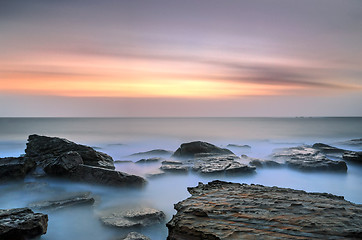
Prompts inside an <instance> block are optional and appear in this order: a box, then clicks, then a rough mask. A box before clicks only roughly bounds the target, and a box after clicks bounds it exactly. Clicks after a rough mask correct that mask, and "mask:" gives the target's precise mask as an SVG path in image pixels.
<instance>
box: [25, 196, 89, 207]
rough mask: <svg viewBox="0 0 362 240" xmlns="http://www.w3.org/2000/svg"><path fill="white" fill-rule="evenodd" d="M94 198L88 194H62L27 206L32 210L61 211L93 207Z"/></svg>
mask: <svg viewBox="0 0 362 240" xmlns="http://www.w3.org/2000/svg"><path fill="white" fill-rule="evenodd" d="M94 201H95V200H94V198H93V197H92V196H90V192H80V193H70V194H62V195H61V196H60V197H57V198H54V199H51V200H46V201H38V202H33V203H30V204H29V205H28V207H29V208H32V209H53V210H57V209H61V208H65V207H72V206H79V205H93V203H94Z"/></svg>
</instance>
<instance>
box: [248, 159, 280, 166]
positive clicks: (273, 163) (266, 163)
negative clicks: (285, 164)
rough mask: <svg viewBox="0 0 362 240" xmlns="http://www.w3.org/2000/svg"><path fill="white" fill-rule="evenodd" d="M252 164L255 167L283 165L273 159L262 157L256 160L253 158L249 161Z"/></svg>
mask: <svg viewBox="0 0 362 240" xmlns="http://www.w3.org/2000/svg"><path fill="white" fill-rule="evenodd" d="M249 164H250V165H251V166H255V167H261V168H262V167H280V166H282V164H280V163H278V162H276V161H272V160H260V159H255V160H251V161H250V163H249Z"/></svg>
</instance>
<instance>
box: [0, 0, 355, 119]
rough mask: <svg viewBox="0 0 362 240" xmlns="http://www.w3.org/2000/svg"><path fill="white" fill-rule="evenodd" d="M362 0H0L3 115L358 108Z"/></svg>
mask: <svg viewBox="0 0 362 240" xmlns="http://www.w3.org/2000/svg"><path fill="white" fill-rule="evenodd" d="M361 103H362V1H361V0H303V1H297V0H227V1H222V0H197V1H195V0H192V1H191V0H182V1H181V0H179V1H176V0H175V1H173V0H172V1H170V0H153V1H149V0H132V1H130V0H103V1H98V0H62V1H49V0H11V1H10V0H0V117H294V116H362V104H361Z"/></svg>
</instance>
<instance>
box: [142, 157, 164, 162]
mask: <svg viewBox="0 0 362 240" xmlns="http://www.w3.org/2000/svg"><path fill="white" fill-rule="evenodd" d="M161 160H162V158H160V157H153V158H142V159H140V160H138V161H137V162H136V163H155V162H160V161H161Z"/></svg>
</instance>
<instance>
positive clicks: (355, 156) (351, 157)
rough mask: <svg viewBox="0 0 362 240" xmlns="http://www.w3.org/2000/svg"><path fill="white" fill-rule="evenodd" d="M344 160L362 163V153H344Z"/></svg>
mask: <svg viewBox="0 0 362 240" xmlns="http://www.w3.org/2000/svg"><path fill="white" fill-rule="evenodd" d="M343 159H344V160H347V161H352V162H356V163H362V152H354V151H346V152H344V153H343Z"/></svg>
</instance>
